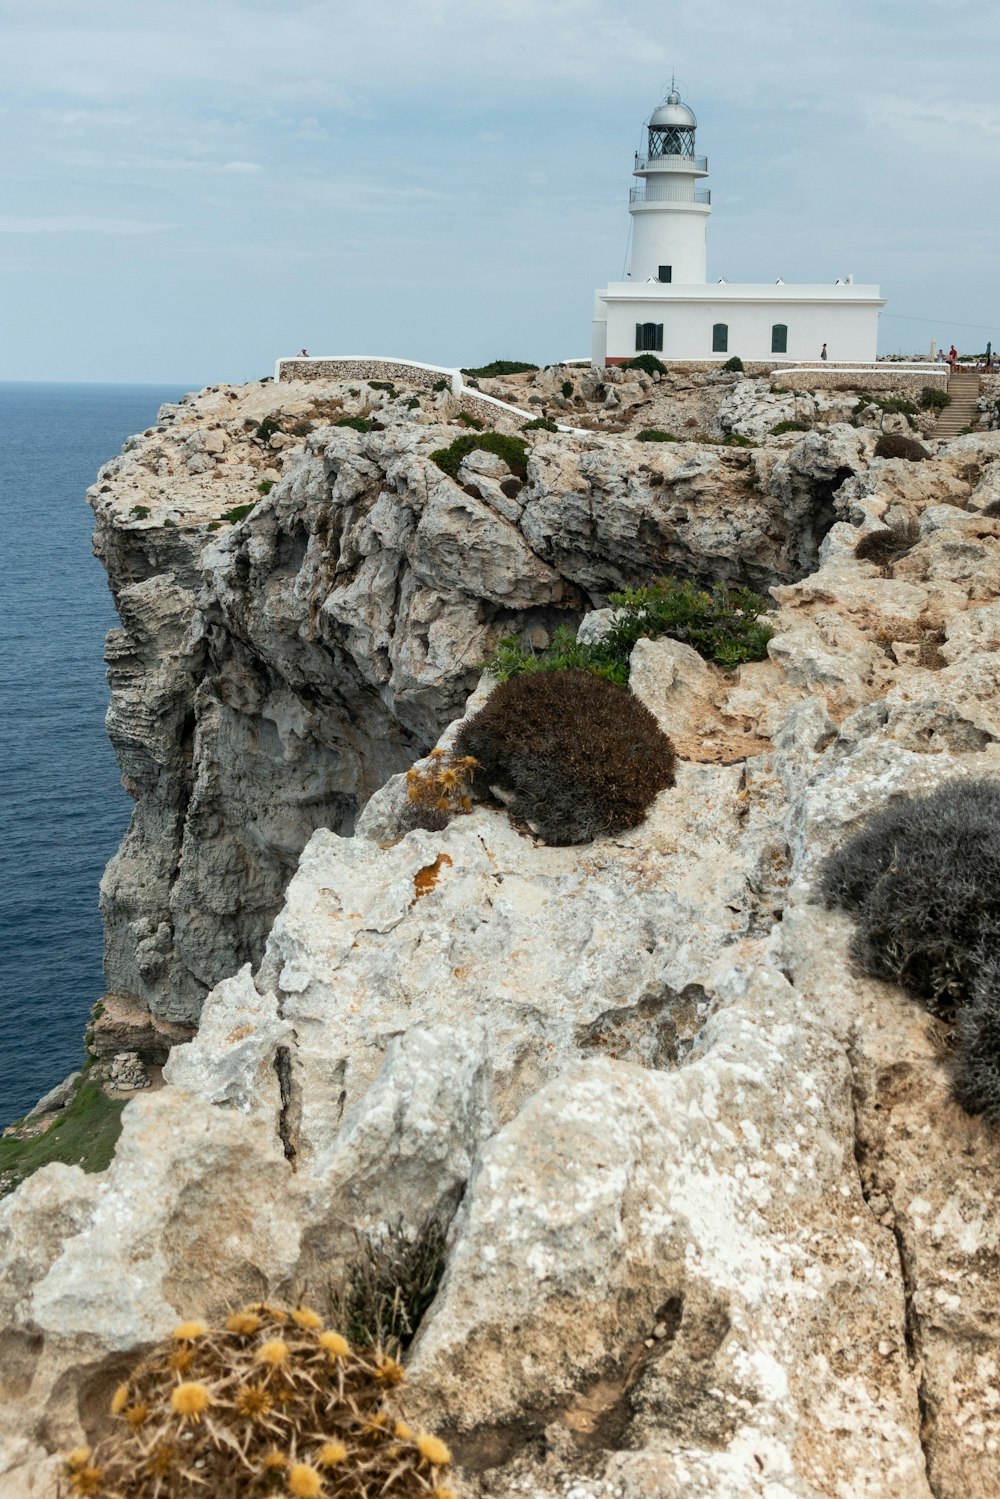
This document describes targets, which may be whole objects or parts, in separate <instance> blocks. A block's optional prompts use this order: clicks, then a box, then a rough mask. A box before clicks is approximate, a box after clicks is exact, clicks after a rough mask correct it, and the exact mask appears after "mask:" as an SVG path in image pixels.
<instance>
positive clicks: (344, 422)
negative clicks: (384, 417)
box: [333, 416, 372, 432]
mask: <svg viewBox="0 0 1000 1499" xmlns="http://www.w3.org/2000/svg"><path fill="white" fill-rule="evenodd" d="M333 425H334V426H335V427H350V428H351V430H352V431H353V432H370V431H371V429H372V424H371V420H370V419H369V418H368V417H367V416H342V417H340V418H339V420H337V421H335V422H334V424H333Z"/></svg>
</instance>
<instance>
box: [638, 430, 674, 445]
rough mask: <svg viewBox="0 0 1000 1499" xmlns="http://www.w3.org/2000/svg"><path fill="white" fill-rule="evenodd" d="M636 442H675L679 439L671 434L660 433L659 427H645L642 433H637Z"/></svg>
mask: <svg viewBox="0 0 1000 1499" xmlns="http://www.w3.org/2000/svg"><path fill="white" fill-rule="evenodd" d="M635 440H636V442H677V441H678V440H679V439H678V438H676V437H675V436H674V434H673V433H672V432H661V431H660V428H659V427H647V428H646V429H645V431H643V432H637V433H636V436H635Z"/></svg>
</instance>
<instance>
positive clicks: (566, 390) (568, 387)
mask: <svg viewBox="0 0 1000 1499" xmlns="http://www.w3.org/2000/svg"><path fill="white" fill-rule="evenodd" d="M560 388H561V390H562V393H563V395H564V396H565V397H566V399H567V401H568V400H569V398H570V396H571V395H572V394H573V389H574V386H573V382H572V380H564V381H563V383H562V386H561V387H560Z"/></svg>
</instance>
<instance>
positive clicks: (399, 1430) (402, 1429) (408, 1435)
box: [393, 1421, 413, 1442]
mask: <svg viewBox="0 0 1000 1499" xmlns="http://www.w3.org/2000/svg"><path fill="white" fill-rule="evenodd" d="M393 1436H397V1437H398V1438H399V1440H400V1441H401V1442H412V1441H413V1432H412V1431H411V1430H410V1428H409V1427H408V1426H407V1424H406V1422H405V1421H397V1422H396V1424H395V1426H394V1427H393Z"/></svg>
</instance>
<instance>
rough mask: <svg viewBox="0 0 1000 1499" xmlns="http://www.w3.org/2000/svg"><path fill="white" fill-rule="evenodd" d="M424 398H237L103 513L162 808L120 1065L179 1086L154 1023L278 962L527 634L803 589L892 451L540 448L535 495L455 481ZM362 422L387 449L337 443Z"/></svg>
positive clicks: (123, 852)
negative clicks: (726, 590) (626, 607)
mask: <svg viewBox="0 0 1000 1499" xmlns="http://www.w3.org/2000/svg"><path fill="white" fill-rule="evenodd" d="M623 388H626V387H623ZM636 388H637V390H638V387H636ZM730 388H731V386H730V385H729V384H727V385H726V386H724V387H722V388H721V391H720V394H723V393H725V392H728V391H729V390H730ZM408 399H410V400H415V399H421V398H418V397H410V398H408ZM422 399H423V400H424V402H425V403H427V402H429V401H434V402H436V404H434V405H432V406H430V407H429V408H428V409H424V408H410V407H409V406H407V405H406V404H405V402H404V401H402V400H399V399H393V398H392V397H390V396H389V395H388V394H387V393H385V392H372V391H370V390H368V389H367V388H366V391H365V394H364V395H362V394H361V392H360V391H357V392H356V394H355V395H352V394H351V388H350V387H349V386H347V385H346V384H342V385H316V386H296V385H290V386H281V387H278V388H274V387H268V386H267V385H261V386H252V387H248V388H246V389H244V390H239V391H237V390H212V391H209V392H206V393H204V394H203V395H202V396H201V397H199V398H197V399H194V400H190V401H188V402H186V403H184V404H183V405H182V406H180V407H178V408H171V409H169V410H167V411H165V412H164V413H163V417H162V420H161V422H160V425H159V426H158V427H157V428H156V429H154V430H151V431H149V432H147V433H145V434H143V435H142V436H140V437H137V438H133V439H132V440H131V441H130V442H129V444H128V445H127V447H126V451H125V452H124V453H123V455H122V456H121V457H120V458H118V459H116V460H115V461H114V462H112V463H110V464H108V465H107V467H106V468H105V469H104V470H103V471H102V473H101V476H100V479H99V482H98V483H97V485H95V487H94V489H93V490H92V491H91V501H92V503H93V506H94V511H95V515H96V520H97V535H96V548H97V551H98V554H99V555H100V557H101V558H102V560H103V561H104V563H105V566H106V567H107V571H108V578H109V582H110V584H111V587H112V591H113V593H114V596H115V601H116V604H117V606H118V610H119V614H120V617H121V622H122V623H121V629H119V630H116V631H113V632H112V634H111V636H110V638H109V641H108V663H109V668H110V681H111V692H112V698H111V708H110V712H109V715H108V729H109V733H110V735H111V739H112V742H113V743H114V745H115V749H116V751H117V753H118V756H119V760H120V762H121V766H122V770H123V773H124V777H125V784H126V786H127V787H128V789H129V790H130V791H131V792H132V794H133V795H134V796H135V798H136V810H135V814H134V816H133V818H132V823H131V826H130V828H129V832H128V835H127V837H126V838H125V840H124V842H123V844H122V847H121V849H120V851H119V853H118V856H117V857H116V859H115V860H113V861H112V863H111V865H110V866H109V869H108V872H107V874H106V876H105V879H104V883H103V887H102V905H103V909H104V914H105V921H106V929H107V974H108V987H109V990H110V991H111V995H112V1000H111V1002H110V1004H109V1006H108V1008H107V1011H106V1018H105V1017H102V1022H101V1023H99V1026H98V1034H97V1044H98V1047H99V1048H103V1049H104V1050H116V1049H118V1048H119V1047H120V1046H121V1045H122V1044H123V1040H122V1037H123V1034H125V1036H126V1040H128V1039H129V1035H130V1036H131V1040H132V1042H133V1043H134V1044H135V1045H136V1046H137V1047H138V1049H139V1050H140V1051H145V1052H146V1053H147V1054H148V1056H149V1057H150V1059H151V1060H154V1061H162V1059H163V1055H162V1050H163V1048H162V1028H158V1029H157V1030H156V1032H155V1034H154V1033H153V1032H151V1031H150V1030H149V1027H148V1025H147V1026H146V1027H145V1029H143V1025H144V1022H143V1012H149V1013H150V1014H151V1015H152V1016H153V1017H155V1018H156V1019H157V1020H158V1021H166V1022H173V1023H175V1024H176V1023H180V1024H190V1023H192V1022H194V1021H196V1020H197V1017H198V1014H199V1012H200V1009H201V1005H202V1001H203V1000H204V997H205V994H206V993H207V992H208V990H209V989H210V988H211V986H212V985H213V984H214V983H216V982H218V981H219V980H220V979H221V978H223V977H225V976H226V975H227V974H229V973H232V972H233V971H235V969H236V968H238V967H239V966H240V964H241V963H243V962H245V961H247V960H251V961H254V962H256V961H258V960H259V958H260V955H261V952H262V950H263V943H264V939H265V937H266V935H267V932H268V930H269V928H270V926H271V923H272V922H273V920H274V918H275V916H276V915H277V913H278V910H279V909H280V906H281V899H282V895H283V892H284V889H285V886H286V884H287V882H288V879H289V878H290V876H291V874H292V871H293V870H294V868H295V865H296V861H297V859H298V856H299V854H300V853H301V851H302V848H303V847H304V845H305V843H306V841H307V839H308V838H309V836H310V834H311V833H312V832H313V831H314V830H315V829H316V828H318V827H329V828H332V829H334V830H335V831H337V832H341V833H347V832H350V830H351V828H352V827H353V825H354V820H355V817H356V815H357V813H358V810H359V808H360V807H362V806H363V805H364V804H365V802H366V801H367V800H368V798H369V797H370V795H371V794H372V792H373V791H375V790H376V788H377V787H379V786H381V785H382V784H383V783H384V781H385V780H386V779H387V778H388V777H389V776H390V775H392V774H393V773H394V772H395V771H398V770H400V769H401V768H404V767H406V766H408V765H409V764H411V763H412V761H413V760H414V759H415V758H416V756H417V755H419V754H420V753H422V752H423V751H425V750H426V749H427V748H429V747H430V745H432V744H433V743H434V741H435V739H436V738H437V736H438V734H439V733H440V732H441V730H442V729H443V728H444V726H445V725H446V724H447V723H448V721H449V720H450V719H451V718H453V717H454V716H455V714H456V713H457V712H459V711H460V709H461V705H462V703H463V702H464V700H465V697H466V696H467V694H468V693H469V691H471V689H472V687H473V686H474V684H475V682H476V680H477V678H478V675H479V671H478V667H479V663H480V662H481V661H482V659H483V657H484V656H485V655H486V654H487V653H488V651H489V649H490V647H491V646H492V644H493V643H494V642H495V641H496V640H497V639H498V638H499V637H500V636H502V635H504V634H511V633H515V632H521V633H524V634H526V635H527V636H528V637H529V638H531V639H533V640H542V641H544V640H546V639H547V638H548V635H549V633H550V632H551V630H552V628H553V626H554V625H555V624H556V623H558V622H560V621H564V622H565V621H569V622H570V623H573V624H575V623H576V621H577V620H578V619H579V618H580V616H581V614H582V613H583V611H584V610H586V609H588V608H590V607H592V606H594V605H599V604H601V603H603V602H604V600H605V598H606V595H607V593H608V592H609V591H611V590H613V589H615V588H619V587H622V586H624V585H627V584H630V583H634V582H638V581H641V580H643V579H646V578H648V577H650V576H651V575H653V574H655V573H658V572H662V571H664V570H666V569H669V570H672V571H675V572H680V573H683V574H687V575H691V576H695V577H702V578H720V579H725V580H730V581H734V582H736V581H739V582H749V583H751V584H753V585H755V586H757V587H767V586H768V585H769V584H771V583H773V582H777V581H786V580H789V579H792V578H795V577H799V576H801V575H802V574H803V573H804V572H806V571H808V570H809V568H810V567H811V566H812V565H813V563H814V561H815V558H816V555H817V549H818V545H819V542H820V540H821V538H822V536H823V534H825V531H826V530H827V529H828V528H829V526H830V524H832V521H833V519H834V510H833V504H832V500H833V495H834V493H835V492H836V490H837V489H838V487H839V486H840V485H841V484H842V482H843V481H844V479H846V478H847V477H849V476H850V475H851V474H852V473H853V472H855V470H857V469H859V468H861V467H863V465H864V462H865V459H866V456H867V454H868V453H869V452H870V448H871V438H870V436H869V435H868V433H867V432H863V431H859V432H855V431H854V430H852V429H849V428H838V429H836V431H835V433H834V434H832V435H826V434H823V433H816V434H810V436H809V437H808V438H806V439H804V440H800V441H798V442H797V443H796V444H794V445H793V446H789V447H786V448H775V449H765V448H761V449H753V450H742V449H739V448H732V449H728V448H722V447H705V446H698V445H695V444H688V443H677V444H669V445H668V444H659V443H656V444H654V443H648V444H642V445H639V444H636V443H635V442H634V441H632V440H631V439H629V438H613V437H607V436H596V435H595V436H594V437H593V438H586V437H572V436H552V435H550V434H548V433H545V432H541V433H537V434H534V441H533V443H532V446H531V450H530V455H529V458H528V466H527V478H526V480H525V482H523V483H521V482H519V481H518V480H517V479H516V478H515V477H514V476H513V475H512V474H511V472H510V470H509V469H508V468H507V466H506V464H504V463H503V462H502V461H501V460H500V459H499V458H496V457H494V456H492V455H490V454H486V453H475V454H472V455H470V456H469V458H468V459H467V460H466V462H465V464H464V465H463V469H462V472H461V473H460V475H459V479H460V481H461V482H460V483H459V484H456V483H455V482H453V481H452V480H451V479H449V478H448V477H447V476H446V475H444V474H443V473H442V472H441V471H440V469H439V468H437V466H436V465H435V464H434V463H433V462H431V461H430V458H429V455H430V453H431V452H432V451H433V449H434V448H435V447H441V446H444V445H446V444H447V443H448V442H449V441H451V440H452V439H453V438H454V437H456V436H457V435H459V434H461V433H462V432H463V431H465V430H467V429H466V428H464V427H463V426H461V425H460V424H456V423H454V421H453V418H454V417H455V414H456V406H457V403H456V401H455V398H454V397H452V395H451V394H450V392H442V393H440V394H439V395H438V396H437V397H429V396H428V395H427V393H426V392H423V393H422ZM353 412H367V413H368V419H375V420H377V421H378V422H379V425H380V426H383V430H372V431H371V432H369V433H365V434H362V433H359V432H356V431H354V430H352V429H351V428H345V427H336V426H333V425H331V419H333V420H336V419H338V418H339V417H342V416H343V415H344V414H345V413H353ZM418 418H420V419H419V420H418ZM279 422H280V424H281V426H280V427H278V430H274V431H269V427H275V426H277V424H278V423H279ZM261 423H265V424H267V425H265V427H264V428H263V433H264V435H263V437H262V436H261V435H260V433H259V428H260V424H261ZM383 424H384V425H383ZM310 429H311V430H310ZM269 486H272V487H271V488H270V492H269V493H268V494H267V495H266V497H261V494H260V488H261V487H263V488H264V489H267V488H268V487H269ZM248 497H249V498H248ZM254 501H257V503H256V508H255V509H254V510H253V513H252V516H250V517H247V518H246V519H245V520H242V521H239V520H238V521H236V522H235V523H233V522H232V521H231V520H221V521H220V517H223V516H226V515H228V514H229V513H230V512H231V511H232V510H233V507H234V506H241V505H242V506H244V507H245V506H246V505H247V504H248V503H251V504H252V503H253V502H254ZM123 1016H124V1017H125V1018H124V1019H123ZM129 1026H131V1030H129Z"/></svg>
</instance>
